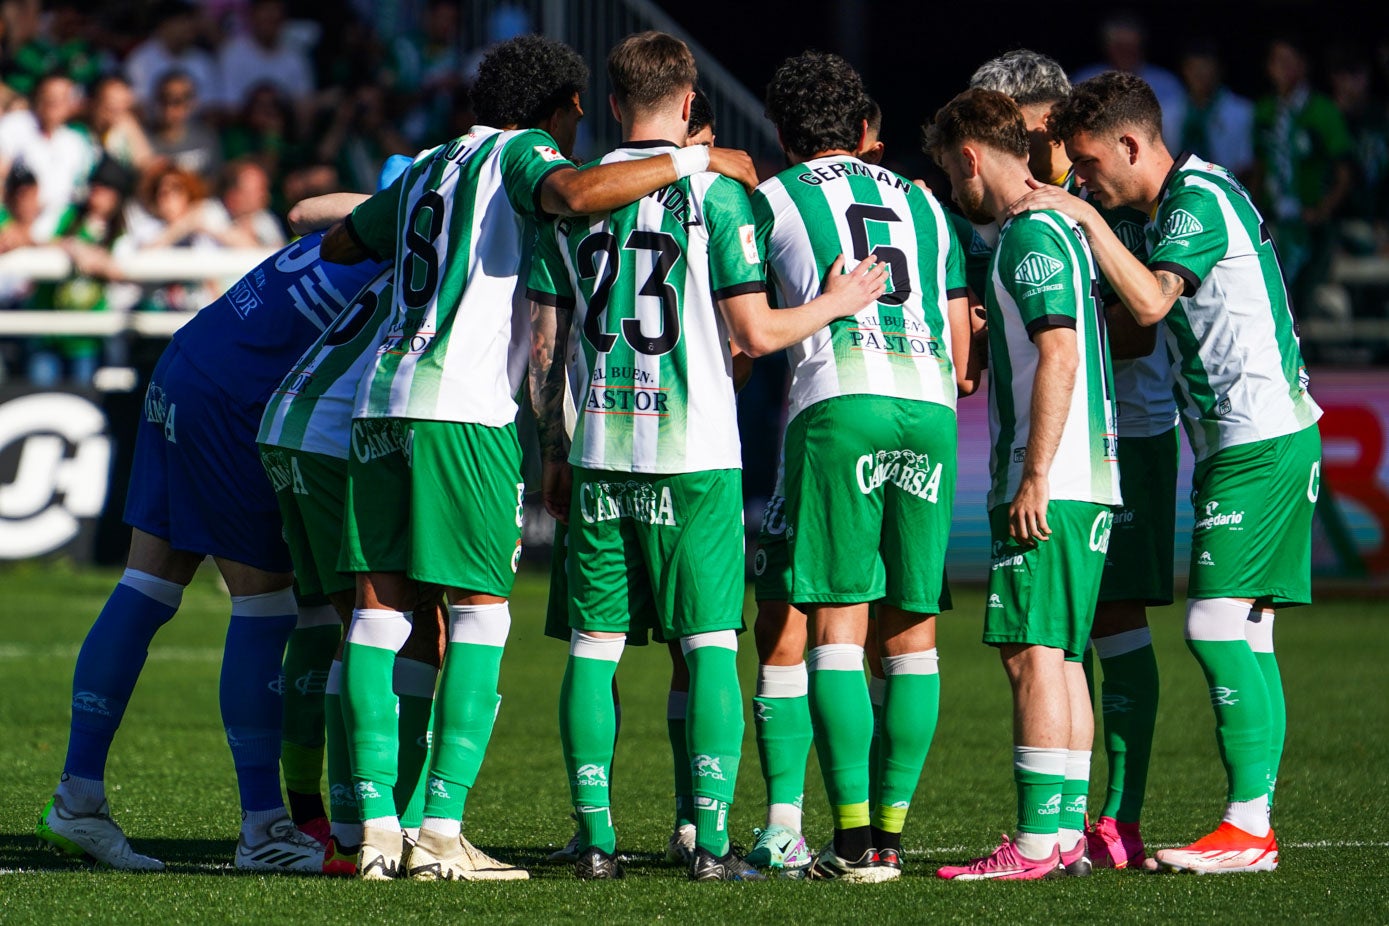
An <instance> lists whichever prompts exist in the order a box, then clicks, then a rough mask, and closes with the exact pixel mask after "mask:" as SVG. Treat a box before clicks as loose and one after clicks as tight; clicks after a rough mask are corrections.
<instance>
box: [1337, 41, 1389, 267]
mask: <svg viewBox="0 0 1389 926" xmlns="http://www.w3.org/2000/svg"><path fill="white" fill-rule="evenodd" d="M1327 71H1328V72H1329V74H1330V77H1331V99H1332V100H1333V101H1334V102H1335V103H1336V108H1337V109H1339V110H1340V111H1341V116H1342V118H1344V119H1345V122H1346V129H1347V131H1348V132H1349V133H1350V140H1351V152H1352V157H1353V158H1354V165H1355V174H1356V177H1355V184H1356V192H1355V195H1354V196H1347V197H1346V199H1345V200H1344V202H1343V203H1342V205H1341V210H1340V213H1339V215H1338V218H1340V219H1341V241H1342V243H1343V244H1344V245H1345V246H1346V247H1347V248H1348V249H1349V250H1350V251H1351V252H1352V253H1356V254H1372V253H1374V252H1375V251H1377V250H1379V249H1380V248H1382V247H1384V246H1385V245H1386V244H1389V111H1386V109H1385V105H1384V101H1383V100H1380V99H1377V98H1376V97H1375V96H1374V95H1373V94H1372V93H1371V92H1370V62H1369V59H1368V58H1367V57H1366V56H1365V55H1364V54H1363V53H1362V52H1361V51H1360V50H1359V49H1356V48H1340V49H1336V50H1334V51H1333V53H1332V55H1331V60H1330V62H1329V63H1328V66H1327Z"/></svg>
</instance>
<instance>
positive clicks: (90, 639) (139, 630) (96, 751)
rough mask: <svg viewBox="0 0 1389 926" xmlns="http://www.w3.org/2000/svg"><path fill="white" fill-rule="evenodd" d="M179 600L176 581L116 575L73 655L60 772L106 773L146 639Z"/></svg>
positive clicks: (134, 572)
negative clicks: (68, 725) (68, 720)
mask: <svg viewBox="0 0 1389 926" xmlns="http://www.w3.org/2000/svg"><path fill="white" fill-rule="evenodd" d="M182 599H183V587H182V586H180V585H178V584H177V583H175V582H169V581H166V580H164V579H160V578H157V577H155V576H152V575H148V574H146V573H143V572H139V571H138V570H134V569H127V570H126V571H125V574H124V575H122V576H121V580H120V582H119V583H118V584H117V585H116V587H115V589H114V590H113V591H112V592H111V597H109V598H107V599H106V606H105V607H104V608H102V609H101V614H100V615H99V616H98V617H97V619H96V623H95V624H93V625H92V629H91V630H89V631H87V639H86V640H84V641H83V643H82V650H81V651H80V652H79V653H78V654H77V667H76V669H75V670H74V671H73V673H72V730H71V732H70V733H69V735H68V753H67V759H66V760H65V761H64V762H63V772H64V773H65V774H69V775H76V776H78V777H81V778H92V779H96V780H101V779H102V778H104V777H105V774H106V754H107V753H108V752H110V751H111V740H112V739H113V738H114V737H115V735H116V728H117V727H119V726H120V725H121V716H122V715H123V714H125V706H126V703H127V702H128V701H129V700H130V695H131V692H133V691H134V690H135V682H136V681H137V680H138V679H139V678H140V670H141V669H143V668H144V667H145V657H146V656H148V655H149V646H150V641H151V640H153V639H154V635H155V633H156V632H157V631H158V630H159V628H160V627H162V626H164V625H165V624H166V623H168V622H169V619H170V618H172V617H173V616H174V612H175V611H177V610H178V606H179V602H180V601H181V600H182Z"/></svg>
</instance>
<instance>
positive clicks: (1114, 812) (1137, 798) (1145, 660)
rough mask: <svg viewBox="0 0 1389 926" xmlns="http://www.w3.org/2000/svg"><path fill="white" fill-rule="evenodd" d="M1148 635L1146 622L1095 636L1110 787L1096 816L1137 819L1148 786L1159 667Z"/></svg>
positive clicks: (1119, 819)
mask: <svg viewBox="0 0 1389 926" xmlns="http://www.w3.org/2000/svg"><path fill="white" fill-rule="evenodd" d="M1130 634H1133V635H1134V636H1130ZM1120 638H1124V639H1122V640H1121V639H1120ZM1152 640H1153V638H1152V634H1151V633H1150V632H1149V631H1148V629H1147V628H1146V627H1145V628H1143V629H1142V630H1141V631H1126V632H1125V633H1122V634H1115V635H1114V636H1112V637H1101V638H1100V639H1098V640H1096V641H1095V647H1096V649H1097V650H1098V651H1099V652H1100V654H1101V655H1100V667H1101V668H1102V670H1103V671H1104V681H1103V682H1102V683H1101V685H1100V712H1101V716H1102V717H1103V720H1104V748H1105V754H1106V755H1107V756H1108V759H1109V789H1108V792H1107V793H1106V796H1105V802H1104V807H1102V808H1101V809H1100V816H1102V817H1113V818H1114V819H1116V820H1118V821H1119V822H1120V823H1137V822H1138V818H1139V816H1140V814H1141V813H1142V812H1143V797H1144V794H1145V793H1146V792H1147V789H1148V765H1149V761H1150V760H1151V758H1152V754H1153V730H1154V728H1155V727H1156V725H1157V709H1158V668H1157V657H1156V655H1155V653H1154V651H1153V642H1152ZM1135 643H1136V644H1137V645H1136V646H1134V645H1133V644H1135ZM1116 650H1117V652H1116ZM1111 654H1112V655H1111Z"/></svg>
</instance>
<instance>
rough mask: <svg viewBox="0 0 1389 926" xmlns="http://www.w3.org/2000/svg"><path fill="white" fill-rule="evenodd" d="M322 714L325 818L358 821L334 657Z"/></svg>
mask: <svg viewBox="0 0 1389 926" xmlns="http://www.w3.org/2000/svg"><path fill="white" fill-rule="evenodd" d="M323 717H324V721H325V727H326V731H327V737H326V750H325V751H326V752H327V754H328V819H329V820H331V821H332V822H334V823H361V822H362V808H361V806H360V805H359V804H358V803H357V792H356V791H355V790H354V789H353V787H352V760H351V756H350V755H349V753H348V746H347V725H346V724H345V723H344V721H343V716H342V663H341V662H340V661H337V660H335V661H334V662H333V667H332V669H330V670H329V673H328V685H327V689H326V693H325V694H324V696H323Z"/></svg>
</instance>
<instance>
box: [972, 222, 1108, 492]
mask: <svg viewBox="0 0 1389 926" xmlns="http://www.w3.org/2000/svg"><path fill="white" fill-rule="evenodd" d="M1098 280H1099V271H1098V269H1097V268H1096V266H1095V260H1094V257H1093V256H1092V255H1091V253H1090V244H1089V242H1088V241H1086V240H1085V235H1084V233H1083V232H1081V230H1080V226H1079V225H1077V224H1076V223H1074V222H1072V221H1071V220H1070V219H1068V218H1066V217H1065V216H1064V215H1062V214H1061V213H1059V212H1053V211H1050V210H1042V211H1037V212H1025V213H1023V214H1021V215H1018V216H1015V217H1014V218H1012V219H1010V220H1008V222H1006V223H1005V224H1004V226H1003V229H1002V232H1001V234H1000V235H999V240H998V247H997V249H996V250H995V251H994V259H993V264H992V266H991V267H990V268H989V292H988V294H987V296H986V297H985V305H986V307H987V309H988V313H989V365H990V367H991V370H990V375H989V435H990V438H991V441H992V450H991V453H990V461H989V462H990V470H991V472H992V474H993V483H992V486H991V487H990V489H989V499H988V506H989V508H990V509H993V508H995V507H997V506H999V505H1006V504H1007V503H1008V502H1010V501H1012V499H1013V496H1014V495H1015V494H1016V493H1017V491H1018V485H1019V483H1020V482H1021V481H1022V471H1023V463H1024V461H1025V460H1026V457H1027V440H1028V437H1029V436H1030V434H1031V433H1032V421H1031V407H1032V384H1033V381H1034V380H1035V379H1036V375H1037V362H1038V359H1039V357H1040V354H1039V352H1038V350H1037V347H1036V345H1034V344H1033V343H1032V338H1033V337H1034V336H1035V335H1036V334H1037V333H1038V332H1039V331H1042V330H1044V329H1047V328H1054V327H1065V328H1074V329H1075V333H1076V348H1077V354H1078V355H1079V365H1078V367H1077V368H1076V377H1075V388H1074V390H1073V392H1072V393H1071V407H1070V412H1069V413H1068V415H1067V417H1066V425H1065V428H1064V429H1063V430H1062V432H1061V443H1060V444H1059V445H1058V446H1057V448H1056V456H1055V457H1054V458H1053V460H1052V464H1051V471H1050V473H1049V482H1050V488H1051V498H1053V499H1058V500H1060V499H1066V500H1071V501H1082V502H1096V503H1098V504H1101V505H1118V504H1121V498H1120V495H1119V463H1118V436H1117V433H1116V426H1115V420H1114V404H1113V400H1112V398H1111V397H1112V396H1113V389H1114V382H1113V379H1112V377H1111V375H1110V371H1109V343H1108V341H1107V339H1106V337H1105V333H1104V326H1103V323H1102V319H1103V317H1104V314H1103V313H1104V310H1103V307H1102V306H1101V305H1100V300H1099V283H1098Z"/></svg>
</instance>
